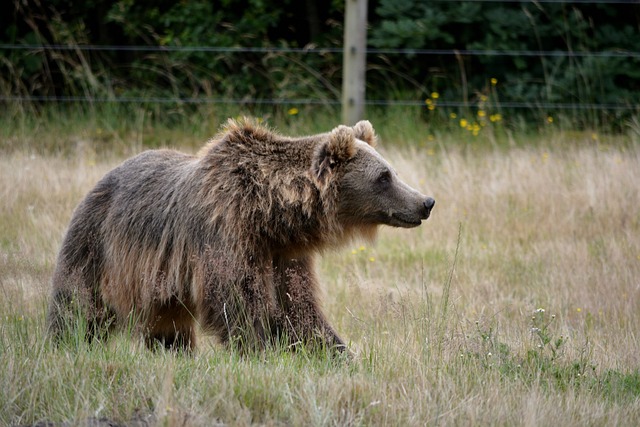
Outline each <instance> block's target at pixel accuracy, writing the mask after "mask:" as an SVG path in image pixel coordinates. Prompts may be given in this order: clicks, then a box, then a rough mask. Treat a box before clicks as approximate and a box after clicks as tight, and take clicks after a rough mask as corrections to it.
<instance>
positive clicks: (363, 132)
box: [353, 120, 378, 147]
mask: <svg viewBox="0 0 640 427" xmlns="http://www.w3.org/2000/svg"><path fill="white" fill-rule="evenodd" d="M353 133H354V134H355V136H356V138H358V139H359V140H361V141H364V142H366V143H367V144H369V145H371V146H372V147H375V145H376V141H377V139H378V137H377V136H376V131H375V130H373V126H371V123H370V122H369V120H360V121H359V122H358V123H356V124H355V126H353Z"/></svg>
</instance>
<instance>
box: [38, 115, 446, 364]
mask: <svg viewBox="0 0 640 427" xmlns="http://www.w3.org/2000/svg"><path fill="white" fill-rule="evenodd" d="M375 140H376V136H375V133H374V130H373V128H372V127H371V124H370V123H369V122H368V121H361V122H359V123H357V124H356V125H355V126H353V127H347V126H338V127H336V128H335V129H333V130H332V131H331V132H328V133H324V134H319V135H313V136H307V137H301V138H290V137H285V136H281V135H279V134H277V133H275V132H273V131H272V130H270V129H268V128H266V127H263V126H261V125H259V124H257V123H255V122H253V121H251V120H249V119H243V120H240V121H234V120H230V121H229V122H228V123H227V125H226V127H224V128H223V130H222V131H221V132H220V133H219V134H218V135H217V136H216V137H214V138H213V139H212V140H211V141H210V142H209V143H208V144H207V145H206V146H205V147H203V148H202V149H201V150H200V152H199V153H198V154H197V155H196V156H192V155H187V154H183V153H180V152H177V151H172V150H151V151H146V152H143V153H141V154H139V155H137V156H135V157H133V158H131V159H129V160H127V161H125V162H124V163H122V164H121V165H120V166H118V167H116V168H115V169H113V170H112V171H111V172H109V173H108V174H107V175H105V176H104V177H103V178H102V179H101V180H100V181H99V182H98V184H97V185H96V186H95V188H93V189H92V190H91V191H90V192H89V194H88V195H87V196H86V198H85V199H84V200H83V201H82V202H81V203H80V205H79V206H78V207H77V208H76V210H75V212H74V214H73V218H72V220H71V223H70V225H69V229H68V231H67V233H66V235H65V237H64V241H63V243H62V248H61V250H60V254H59V256H58V262H57V266H56V269H55V272H54V275H53V279H52V288H53V290H52V297H51V302H50V307H49V313H48V327H49V330H50V332H51V334H52V335H53V336H54V337H56V338H60V336H61V335H63V333H65V331H68V330H69V328H70V327H73V326H74V325H77V323H76V322H75V321H74V317H77V316H78V315H80V317H81V318H84V319H85V320H86V322H87V324H88V328H87V338H88V339H89V340H91V339H92V338H93V337H94V336H95V333H96V332H101V333H106V332H108V330H110V329H111V327H112V326H115V325H118V324H120V325H127V324H131V323H132V322H133V324H135V325H137V326H136V327H137V329H138V330H139V332H140V333H142V335H143V336H144V337H145V341H146V343H147V345H149V346H150V347H154V346H155V344H154V343H160V344H162V345H164V346H166V347H167V348H175V349H184V350H190V349H192V348H194V346H195V328H196V325H199V326H200V327H201V328H202V330H204V331H208V332H212V333H213V334H215V335H216V336H217V337H219V339H220V340H221V341H222V342H224V343H229V342H231V343H234V345H237V346H238V347H239V348H254V349H257V348H264V346H265V345H267V344H269V343H271V342H273V341H272V340H282V339H284V340H286V341H285V342H287V343H298V342H302V343H307V344H312V347H313V346H315V345H318V344H319V345H322V346H323V347H327V348H334V349H337V350H340V351H341V350H344V348H345V344H344V342H343V340H342V339H341V338H340V337H339V336H338V335H337V334H336V332H335V331H334V330H333V328H332V327H331V326H330V325H329V323H328V321H327V319H326V318H325V316H324V315H323V313H322V312H321V310H320V305H319V301H318V296H317V293H318V292H317V291H318V281H317V278H316V274H315V273H314V262H313V261H314V256H315V254H317V253H318V252H321V251H322V250H323V249H326V248H333V247H336V246H339V245H340V244H344V243H345V242H348V241H349V240H350V239H352V238H353V237H357V236H365V237H366V238H373V236H374V235H375V232H376V228H377V226H378V225H380V224H386V225H390V226H394V227H406V228H409V227H416V226H418V225H420V223H421V221H422V220H425V219H427V218H428V217H429V214H430V212H431V209H432V208H433V206H434V203H435V202H434V200H433V199H432V198H430V197H426V196H424V195H422V194H421V193H419V192H418V191H416V190H414V189H412V188H411V187H409V186H408V185H407V184H405V183H404V182H402V181H401V180H400V179H399V178H398V175H397V173H396V171H395V170H394V169H393V168H392V167H391V166H390V165H389V163H388V162H387V161H386V160H385V159H384V158H383V157H382V156H380V154H378V152H377V151H376V150H375V149H374V148H373V145H374V142H375ZM76 320H77V319H76ZM103 336H105V337H106V334H103Z"/></svg>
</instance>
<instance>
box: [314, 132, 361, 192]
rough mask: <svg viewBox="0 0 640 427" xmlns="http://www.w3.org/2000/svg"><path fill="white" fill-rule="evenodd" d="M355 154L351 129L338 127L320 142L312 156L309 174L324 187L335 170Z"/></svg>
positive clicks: (354, 140) (354, 143)
mask: <svg viewBox="0 0 640 427" xmlns="http://www.w3.org/2000/svg"><path fill="white" fill-rule="evenodd" d="M355 154H356V137H355V135H354V132H353V129H352V128H350V127H348V126H342V125H341V126H338V127H337V128H335V129H333V130H332V131H331V132H330V133H329V139H328V140H326V141H323V142H321V143H320V144H319V145H318V147H317V148H316V151H315V153H314V154H313V160H312V162H311V173H312V175H313V177H314V178H315V179H316V181H317V182H318V183H319V184H320V185H324V184H325V183H326V182H327V181H328V178H329V177H330V176H331V174H332V173H333V172H334V170H335V168H336V167H337V166H339V165H340V164H343V163H344V162H346V161H347V160H349V159H351V158H352V157H353V156H354V155H355Z"/></svg>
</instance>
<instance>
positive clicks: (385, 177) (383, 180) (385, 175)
mask: <svg viewBox="0 0 640 427" xmlns="http://www.w3.org/2000/svg"><path fill="white" fill-rule="evenodd" d="M390 182H391V172H389V171H388V170H386V171H383V172H382V173H381V174H380V175H378V183H380V184H388V183H390Z"/></svg>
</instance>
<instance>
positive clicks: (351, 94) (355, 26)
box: [342, 0, 367, 125]
mask: <svg viewBox="0 0 640 427" xmlns="http://www.w3.org/2000/svg"><path fill="white" fill-rule="evenodd" d="M345 1H346V5H345V9H346V11H345V18H344V54H343V65H342V122H343V123H344V124H347V125H354V124H355V123H356V122H357V121H358V120H361V119H363V118H364V100H365V71H366V64H367V0H345Z"/></svg>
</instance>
